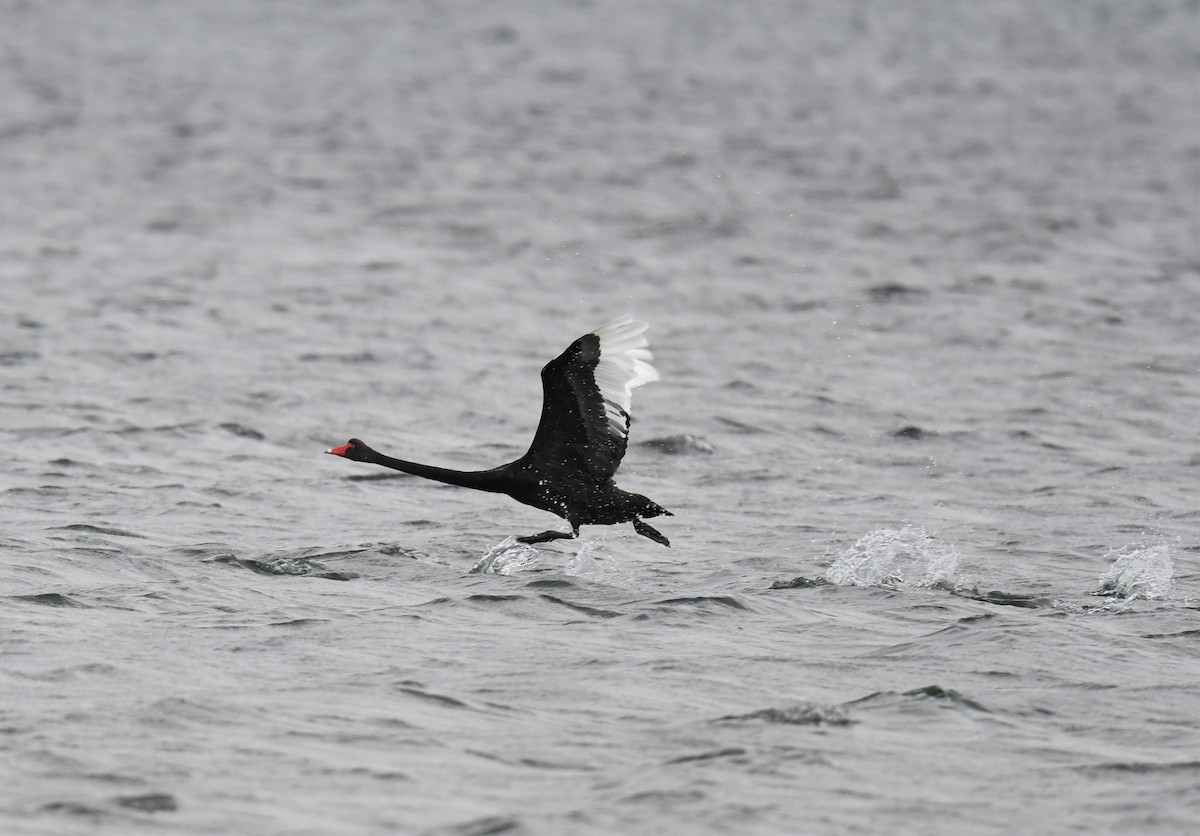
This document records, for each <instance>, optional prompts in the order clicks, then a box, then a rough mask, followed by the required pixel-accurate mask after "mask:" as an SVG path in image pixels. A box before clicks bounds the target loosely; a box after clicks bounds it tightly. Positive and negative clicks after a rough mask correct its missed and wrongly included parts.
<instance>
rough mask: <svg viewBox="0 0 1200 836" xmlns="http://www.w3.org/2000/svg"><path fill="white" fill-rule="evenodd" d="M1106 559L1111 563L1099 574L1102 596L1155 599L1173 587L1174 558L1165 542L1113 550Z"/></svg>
mask: <svg viewBox="0 0 1200 836" xmlns="http://www.w3.org/2000/svg"><path fill="white" fill-rule="evenodd" d="M1106 557H1107V558H1108V559H1109V560H1112V561H1113V564H1112V566H1110V567H1109V568H1108V570H1107V571H1105V572H1104V573H1103V574H1101V575H1100V593H1099V594H1101V595H1113V596H1115V597H1118V598H1125V599H1127V600H1135V599H1138V598H1143V599H1146V600H1157V599H1159V598H1165V597H1166V596H1167V595H1169V594H1170V593H1171V589H1172V588H1173V587H1174V584H1175V580H1174V574H1175V559H1174V557H1173V555H1172V554H1171V548H1170V546H1168V545H1167V544H1166V543H1152V544H1146V543H1131V544H1130V545H1127V546H1122V547H1120V548H1117V549H1112V550H1111V551H1109V552H1108V554H1107V555H1106Z"/></svg>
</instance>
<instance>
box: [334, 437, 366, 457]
mask: <svg viewBox="0 0 1200 836" xmlns="http://www.w3.org/2000/svg"><path fill="white" fill-rule="evenodd" d="M325 452H326V453H328V454H329V455H331V456H341V457H342V458H344V459H351V460H352V461H356V462H361V461H366V458H367V455H368V454H370V453H371V452H373V451H372V450H371V448H370V447H368V446H367V445H365V444H363V443H362V442H361V441H359V440H358V439H357V438H352V439H350V440H349V441H347V442H346V443H345V444H343V445H342V446H341V447H331V448H330V449H328V450H326V451H325Z"/></svg>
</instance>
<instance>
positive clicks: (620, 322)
mask: <svg viewBox="0 0 1200 836" xmlns="http://www.w3.org/2000/svg"><path fill="white" fill-rule="evenodd" d="M649 327H650V326H648V325H647V324H646V323H644V322H641V321H639V320H636V319H634V318H633V317H631V316H628V315H626V316H622V317H620V318H619V319H614V320H613V321H612V322H610V323H608V324H607V325H602V326H600V327H599V328H597V329H596V330H595V331H593V332H592V333H593V334H595V335H596V336H597V337H599V338H600V361H599V362H598V363H597V364H596V370H595V372H594V377H595V380H596V386H597V387H598V388H599V389H600V397H601V398H602V399H603V400H604V412H605V415H606V417H607V418H608V426H609V430H610V431H611V432H612V433H613V434H615V435H619V436H621V437H622V438H624V437H625V436H626V435H627V434H628V432H629V419H628V417H627V416H628V415H630V414H631V413H632V406H631V405H632V403H633V390H634V389H636V388H637V387H639V386H644V385H646V384H647V383H650V382H652V381H655V380H658V379H659V376H658V370H657V369H655V368H654V366H652V365H650V361H651V360H652V359H653V358H654V355H652V354H651V353H650V349H648V348H647V347H646V346H648V345H650V341H649V340H647V339H646V336H645V333H646V329H647V328H649Z"/></svg>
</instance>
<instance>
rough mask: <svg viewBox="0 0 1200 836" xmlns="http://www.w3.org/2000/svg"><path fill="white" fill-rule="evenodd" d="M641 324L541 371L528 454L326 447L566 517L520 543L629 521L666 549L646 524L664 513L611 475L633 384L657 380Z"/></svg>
mask: <svg viewBox="0 0 1200 836" xmlns="http://www.w3.org/2000/svg"><path fill="white" fill-rule="evenodd" d="M646 327H647V326H646V323H644V322H638V321H637V320H635V319H633V318H631V317H628V316H624V317H621V318H620V319H616V320H613V321H612V322H610V323H608V324H607V325H604V326H602V327H600V328H597V329H596V330H595V331H592V332H590V333H588V334H584V335H583V336H582V337H580V338H579V339H577V340H575V342H573V343H571V345H570V346H568V347H567V350H566V351H564V352H563V353H562V354H560V355H559V356H558V357H556V358H555V359H554V360H551V361H550V362H549V363H547V364H546V366H545V367H544V368H543V369H542V418H541V421H540V423H539V424H538V428H537V432H536V433H535V434H534V437H533V443H532V444H530V446H529V451H528V452H527V453H525V455H523V456H522V457H521V458H519V459H517V460H516V461H514V462H510V463H509V464H504V465H501V466H500V467H496V468H492V469H491V470H477V471H461V470H448V469H446V468H442V467H432V466H430V465H425V464H419V463H417V462H408V461H404V460H403V459H395V458H392V457H391V456H386V455H384V454H382V453H378V452H376V451H375V450H372V449H371V448H370V447H368V446H367V445H366V444H363V443H362V442H361V441H359V440H358V439H357V438H352V439H350V441H349V442H347V443H346V444H343V445H342V446H341V447H334V448H333V449H331V450H326V451H325V452H327V453H331V454H333V455H335V456H342V457H344V458H347V459H353V460H354V461H362V462H370V463H372V464H378V465H382V466H383V467H390V468H392V469H393V470H400V471H403V472H404V473H411V474H413V475H414V476H422V477H424V478H426V479H434V480H436V481H438V482H445V483H447V484H450V485H460V486H462V487H466V488H475V489H476V490H483V491H491V492H493V493H503V494H507V495H509V496H511V497H512V498H513V499H515V500H517V501H518V502H522V503H524V504H525V505H532V506H533V507H534V508H540V509H542V510H543V511H549V512H551V513H552V514H557V515H558V516H560V517H562V518H563V519H565V520H566V521H567V522H568V523H570V525H571V531H570V533H566V532H562V531H543V532H542V533H541V534H534V535H531V536H529V537H520V538H518V539H519V540H521V541H522V542H525V543H542V542H545V541H547V540H556V539H559V538H571V537H578V536H579V526H581V525H615V524H616V523H623V522H632V523H633V528H634V530H635V531H636V532H637V533H638V534H641V535H643V536H645V537H649V538H650V539H651V540H654V541H655V542H656V543H662V544H663V545H664V546H669V545H671V544H670V542H669V541H668V540H667V538H666V537H664V536H663V535H662V534H660V533H659V532H658V531H656V530H655V529H653V528H651V527H650V526H649V525H647V524H646V523H645V522H644V518H646V517H657V516H662V515H666V516H671V512H670V511H668V510H666V509H665V508H663V507H661V506H659V505H658V504H656V503H654V502H652V501H651V500H649V499H647V498H646V497H644V496H642V495H641V494H636V493H628V492H626V491H623V490H621V489H620V488H618V487H617V485H616V483H615V482H614V481H613V475H614V474H615V473H616V472H617V468H618V467H619V466H620V464H621V459H622V458H623V457H624V456H625V447H626V444H627V443H628V438H629V422H630V408H631V407H630V404H631V401H632V393H633V390H634V389H636V388H637V387H639V386H642V385H645V384H646V383H650V382H651V381H655V380H658V372H657V371H656V370H655V368H654V366H652V365H650V360H651V359H652V357H651V354H650V350H649V349H648V348H647V347H646V346H647V345H648V344H649V343H648V342H647V340H646V337H645V331H646Z"/></svg>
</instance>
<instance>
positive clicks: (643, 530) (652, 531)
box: [633, 520, 671, 548]
mask: <svg viewBox="0 0 1200 836" xmlns="http://www.w3.org/2000/svg"><path fill="white" fill-rule="evenodd" d="M633 530H634V531H636V532H637V533H638V534H640V535H642V536H643V537H649V538H650V539H651V540H653V541H654V542H655V543H662V544H663V545H664V546H666V547H667V548H670V547H671V541H670V540H668V539H667V538H666V537H664V536H663V535H662V532H661V531H659V530H658V529H656V528H653V527H651V526H649V525H647V524H646V523H645V522H644V521H642V520H634V521H633Z"/></svg>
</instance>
